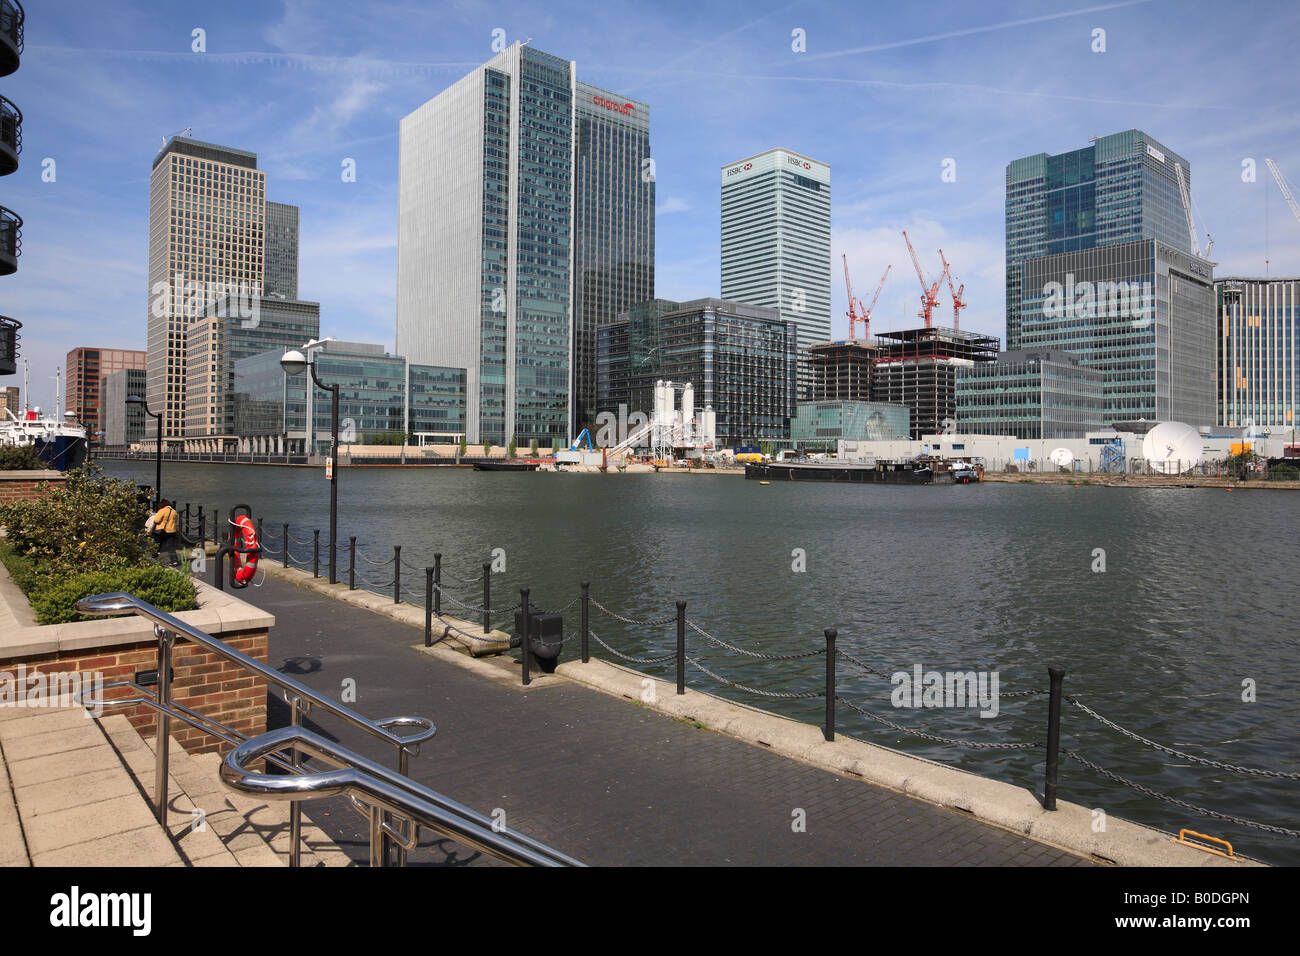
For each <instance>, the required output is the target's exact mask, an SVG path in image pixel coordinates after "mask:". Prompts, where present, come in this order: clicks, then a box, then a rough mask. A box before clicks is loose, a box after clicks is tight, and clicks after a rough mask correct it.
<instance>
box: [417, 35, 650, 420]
mask: <svg viewBox="0 0 1300 956" xmlns="http://www.w3.org/2000/svg"><path fill="white" fill-rule="evenodd" d="M575 74H576V67H575V65H574V64H573V63H571V62H570V61H567V60H561V59H559V58H558V57H555V56H551V55H550V54H547V53H544V52H542V51H541V50H538V49H535V48H533V47H530V46H524V45H521V44H515V45H514V46H512V47H510V48H509V49H507V50H505V51H503V52H501V53H500V54H498V55H497V56H496V57H494V58H493V59H492V60H490V61H489V62H488V63H486V64H485V65H483V66H481V67H479V68H478V69H476V70H474V71H473V72H472V73H470V74H469V75H468V76H466V77H464V78H462V79H461V80H459V81H458V82H456V83H454V84H452V86H450V87H449V88H448V89H446V90H444V91H443V92H442V93H440V94H439V95H438V96H436V97H434V98H433V99H431V100H429V101H428V102H427V103H425V104H424V105H423V106H421V107H419V108H418V109H417V110H415V111H414V112H413V113H411V114H409V115H408V116H406V117H404V118H403V119H402V122H401V144H400V180H399V188H398V192H399V199H398V249H397V336H396V345H397V351H398V352H399V353H401V354H403V355H405V356H407V358H408V359H409V360H410V361H411V362H413V363H418V364H426V365H431V366H435V367H441V368H463V369H465V371H466V383H467V386H466V387H467V411H466V416H467V417H466V423H465V428H466V431H467V433H468V435H469V440H470V441H472V442H475V443H477V442H480V441H482V440H484V439H490V440H492V441H494V442H496V443H498V444H504V443H507V442H509V440H510V439H511V438H512V437H514V438H516V439H517V440H518V441H519V442H520V443H521V444H522V443H526V442H528V441H529V440H531V439H533V438H536V439H537V440H538V441H539V443H540V444H542V445H550V444H551V443H552V442H553V441H554V440H556V439H560V440H564V439H566V437H567V436H568V434H569V431H570V428H571V424H572V423H573V422H575V421H576V419H577V417H578V416H579V415H584V416H585V415H586V414H587V408H586V407H585V404H584V403H585V402H586V401H588V400H589V397H590V398H591V399H594V387H593V384H592V382H593V378H594V371H593V370H594V362H595V357H594V353H592V351H591V349H590V341H591V340H590V334H591V330H592V329H593V328H595V327H596V326H597V325H598V324H599V323H600V322H602V321H609V320H612V319H613V318H614V312H613V311H612V310H614V309H616V308H617V307H619V306H620V305H621V304H624V303H626V301H627V300H628V299H629V298H630V297H634V296H636V295H644V292H643V290H646V289H648V288H650V286H651V285H652V283H653V271H652V269H653V262H654V250H653V236H654V233H653V213H654V209H653V203H654V191H653V180H652V179H651V180H649V181H647V180H646V179H645V178H644V174H645V173H646V172H647V171H648V167H644V166H643V162H644V160H645V159H648V158H649V156H648V152H649V140H648V135H649V126H648V123H649V120H648V113H647V111H646V108H645V106H644V104H639V103H636V102H633V101H630V100H627V99H626V98H624V97H618V96H614V95H613V94H610V93H605V92H604V91H599V90H597V89H596V88H595V87H590V86H588V85H586V84H579V83H578V81H577V79H576V75H575ZM575 363H580V365H581V367H577V365H575Z"/></svg>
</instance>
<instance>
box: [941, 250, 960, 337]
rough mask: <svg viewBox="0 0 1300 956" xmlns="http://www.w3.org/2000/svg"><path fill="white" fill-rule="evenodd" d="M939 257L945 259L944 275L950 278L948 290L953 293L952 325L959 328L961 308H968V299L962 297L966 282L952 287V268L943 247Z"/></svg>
mask: <svg viewBox="0 0 1300 956" xmlns="http://www.w3.org/2000/svg"><path fill="white" fill-rule="evenodd" d="M939 258H940V259H941V260H942V261H943V275H944V278H946V279H947V280H948V291H949V292H951V293H952V327H953V328H954V329H959V328H961V326H960V325H959V324H958V319H960V318H961V310H962V309H964V308H966V300H965V299H963V298H962V294H963V293H965V291H966V283H964V282H963V283H962V284H961V285H960V286H958V287H957V288H956V289H954V288H953V287H952V270H951V269H949V267H948V260H947V258H946V257H945V256H944V254H943V250H942V249H940V250H939Z"/></svg>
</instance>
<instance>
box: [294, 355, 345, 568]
mask: <svg viewBox="0 0 1300 956" xmlns="http://www.w3.org/2000/svg"><path fill="white" fill-rule="evenodd" d="M280 368H282V369H284V374H285V375H301V374H302V373H303V372H304V371H306V370H308V369H310V370H311V378H312V381H313V382H315V383H316V387H317V388H320V389H323V390H325V391H327V392H329V393H330V404H331V409H330V461H331V462H332V465H333V467H332V469H331V472H330V476H329V478H330V584H337V583H338V540H339V387H338V385H326V384H325V383H324V382H322V381H321V380H320V379H319V378H317V377H316V363H315V362H314V361H312V360H311V359H309V358H307V356H305V355H303V354H302V353H301V352H299V351H298V350H297V349H292V350H290V351H288V352H285V353H284V357H283V358H282V359H280ZM312 425H313V422H311V421H308V422H307V429H308V433H309V434H310V433H311V432H312V430H313V429H312Z"/></svg>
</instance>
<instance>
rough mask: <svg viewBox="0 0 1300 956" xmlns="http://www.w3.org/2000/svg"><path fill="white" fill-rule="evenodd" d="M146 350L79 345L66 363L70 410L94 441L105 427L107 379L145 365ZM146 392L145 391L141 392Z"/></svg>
mask: <svg viewBox="0 0 1300 956" xmlns="http://www.w3.org/2000/svg"><path fill="white" fill-rule="evenodd" d="M144 367H145V353H144V352H141V351H139V350H137V349H101V348H84V347H83V348H75V349H73V350H72V351H70V352H69V353H68V355H67V359H66V362H65V364H64V372H65V374H66V378H65V380H64V381H65V382H66V385H65V389H66V392H67V401H66V407H67V410H68V411H70V412H72V413H73V415H74V416H76V420H77V421H78V422H80V423H81V424H82V425H83V426H85V429H86V436H87V438H88V440H89V441H90V443H91V444H92V445H94V444H99V442H100V441H101V438H102V436H101V435H100V432H102V431H103V430H104V416H103V411H102V410H103V406H104V395H103V386H104V380H105V379H106V378H107V377H108V376H110V375H112V374H113V373H114V372H119V371H121V370H123V369H129V368H132V369H143V368H144ZM138 394H143V393H138Z"/></svg>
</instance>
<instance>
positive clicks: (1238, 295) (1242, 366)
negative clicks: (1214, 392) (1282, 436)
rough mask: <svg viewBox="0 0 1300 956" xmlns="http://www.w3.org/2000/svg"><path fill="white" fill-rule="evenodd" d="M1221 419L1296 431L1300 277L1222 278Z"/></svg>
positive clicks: (1219, 290)
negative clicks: (1279, 426) (1277, 426)
mask: <svg viewBox="0 0 1300 956" xmlns="http://www.w3.org/2000/svg"><path fill="white" fill-rule="evenodd" d="M1214 289H1215V294H1216V303H1217V311H1218V335H1217V340H1218V343H1219V345H1218V352H1219V357H1218V392H1219V394H1218V420H1217V422H1216V424H1219V425H1228V426H1235V427H1247V426H1249V425H1261V426H1262V425H1281V426H1283V427H1285V428H1295V426H1296V412H1297V411H1300V404H1298V403H1300V373H1298V372H1297V362H1298V361H1300V353H1298V352H1297V351H1296V350H1297V348H1300V279H1259V278H1255V279H1246V278H1239V279H1220V280H1218V281H1217V282H1215V283H1214Z"/></svg>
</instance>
